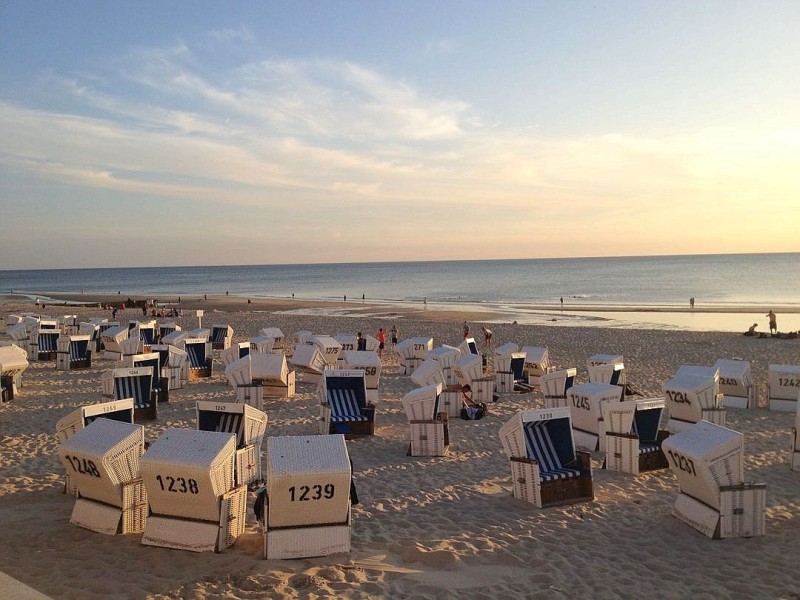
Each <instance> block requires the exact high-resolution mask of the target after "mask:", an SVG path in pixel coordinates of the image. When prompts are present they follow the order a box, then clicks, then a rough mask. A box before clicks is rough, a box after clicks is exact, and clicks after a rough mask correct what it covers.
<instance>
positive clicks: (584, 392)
mask: <svg viewBox="0 0 800 600" xmlns="http://www.w3.org/2000/svg"><path fill="white" fill-rule="evenodd" d="M620 400H622V388H621V387H619V386H618V385H611V384H610V383H584V384H581V385H574V386H572V387H571V388H569V389H568V390H567V406H569V409H570V414H571V416H572V429H573V435H574V437H575V445H576V446H578V447H579V448H584V449H586V450H588V451H589V452H594V451H595V450H603V451H604V450H605V448H604V447H601V445H600V440H601V439H603V440H604V439H605V438H604V436H603V433H604V431H603V425H604V421H603V405H604V404H609V403H611V404H614V403H619V401H620Z"/></svg>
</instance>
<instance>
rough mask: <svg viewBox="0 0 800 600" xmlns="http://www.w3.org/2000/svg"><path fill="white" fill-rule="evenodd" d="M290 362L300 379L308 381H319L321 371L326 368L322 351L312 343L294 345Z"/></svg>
mask: <svg viewBox="0 0 800 600" xmlns="http://www.w3.org/2000/svg"><path fill="white" fill-rule="evenodd" d="M291 362H292V365H293V366H294V368H295V369H296V370H297V373H298V375H299V376H300V378H301V379H302V381H306V382H309V383H319V381H320V380H321V379H322V373H323V371H325V369H326V368H328V365H327V363H326V362H325V358H324V357H323V356H322V352H320V351H319V348H317V346H314V345H313V344H300V345H298V346H295V348H294V353H293V354H292V360H291Z"/></svg>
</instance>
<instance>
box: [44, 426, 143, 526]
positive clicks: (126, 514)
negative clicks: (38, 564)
mask: <svg viewBox="0 0 800 600" xmlns="http://www.w3.org/2000/svg"><path fill="white" fill-rule="evenodd" d="M143 453H144V427H142V426H141V425H134V424H132V423H126V422H123V421H115V420H111V419H105V418H98V419H95V420H93V421H92V422H91V423H89V424H88V425H86V426H85V427H83V428H82V429H81V430H80V431H77V432H76V433H75V434H74V435H72V436H71V437H69V439H67V440H65V441H64V442H62V443H61V445H60V446H59V448H58V457H59V459H60V460H61V463H62V464H63V465H64V468H65V469H66V470H67V473H68V475H69V480H70V481H71V482H74V485H75V488H76V489H77V498H76V499H75V506H74V507H73V509H72V515H71V516H70V523H73V524H75V525H77V526H79V527H83V528H84V529H89V530H91V531H95V532H98V533H104V534H107V535H115V534H127V533H141V532H142V531H144V525H145V522H146V521H147V494H146V491H145V488H144V485H143V483H142V479H141V471H140V467H141V463H140V459H141V456H142V454H143Z"/></svg>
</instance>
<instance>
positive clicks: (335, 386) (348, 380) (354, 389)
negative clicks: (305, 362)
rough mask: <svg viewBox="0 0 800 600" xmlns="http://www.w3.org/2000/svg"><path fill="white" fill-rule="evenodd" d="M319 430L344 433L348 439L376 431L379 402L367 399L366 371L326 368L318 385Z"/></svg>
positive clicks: (323, 432) (321, 431) (322, 432)
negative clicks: (371, 401)
mask: <svg viewBox="0 0 800 600" xmlns="http://www.w3.org/2000/svg"><path fill="white" fill-rule="evenodd" d="M317 395H318V397H319V400H320V425H319V432H320V433H321V434H326V433H341V434H344V435H345V436H346V437H347V438H348V439H349V438H351V437H355V436H363V435H374V433H375V405H374V404H370V403H369V402H367V384H366V380H365V376H364V371H362V370H360V369H356V370H352V371H351V370H347V371H345V370H341V369H340V370H334V369H326V370H325V371H324V372H323V374H322V379H321V381H320V383H319V386H318V388H317Z"/></svg>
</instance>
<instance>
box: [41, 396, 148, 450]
mask: <svg viewBox="0 0 800 600" xmlns="http://www.w3.org/2000/svg"><path fill="white" fill-rule="evenodd" d="M101 417H102V418H103V419H109V420H111V421H120V422H122V423H133V399H132V398H125V399H123V400H112V401H111V402H100V403H98V404H89V405H86V406H81V407H80V408H76V409H75V410H73V411H72V412H70V413H69V414H67V415H65V416H63V417H61V418H60V419H59V420H58V421H57V422H56V436H57V437H58V441H59V442H65V441H67V440H68V439H69V438H71V437H72V436H73V435H75V434H76V433H78V432H79V431H80V430H81V429H83V428H84V427H86V426H87V425H88V424H89V423H91V422H92V421H94V420H95V419H99V418H101Z"/></svg>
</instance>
